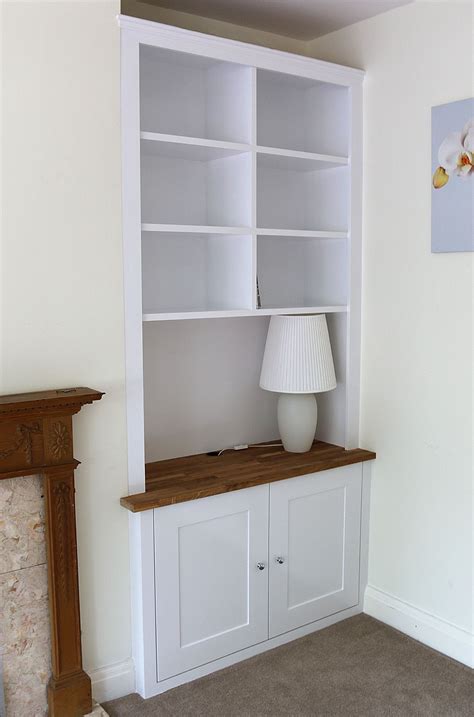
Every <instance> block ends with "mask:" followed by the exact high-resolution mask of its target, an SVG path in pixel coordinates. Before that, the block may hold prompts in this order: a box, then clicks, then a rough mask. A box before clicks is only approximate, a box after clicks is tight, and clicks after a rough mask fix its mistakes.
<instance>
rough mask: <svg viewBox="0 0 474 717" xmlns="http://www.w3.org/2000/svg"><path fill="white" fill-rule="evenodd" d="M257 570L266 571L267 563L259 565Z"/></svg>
mask: <svg viewBox="0 0 474 717" xmlns="http://www.w3.org/2000/svg"><path fill="white" fill-rule="evenodd" d="M257 568H258V569H259V570H265V563H257Z"/></svg>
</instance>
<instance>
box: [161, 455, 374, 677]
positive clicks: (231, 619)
mask: <svg viewBox="0 0 474 717" xmlns="http://www.w3.org/2000/svg"><path fill="white" fill-rule="evenodd" d="M361 483H362V467H361V465H360V464H359V465H353V466H346V467H343V468H337V469H333V470H329V471H324V472H322V473H315V474H312V475H307V476H302V477H300V478H291V479H289V480H285V481H281V482H277V483H273V484H271V485H262V486H258V487H255V488H248V489H246V490H239V491H235V492H232V493H226V494H224V495H217V496H212V497H210V498H203V499H201V500H194V501H189V502H187V503H180V504H178V505H171V506H167V507H165V508H158V509H155V517H154V525H155V568H156V569H155V592H156V624H157V646H158V656H157V659H158V679H159V680H166V679H167V678H169V677H173V676H175V675H179V674H180V673H183V672H185V671H187V670H191V669H193V668H196V667H198V666H200V665H204V664H205V663H209V662H212V661H214V660H218V659H219V658H222V657H224V656H226V655H230V654H231V653H234V652H237V651H240V650H243V649H244V648H248V647H251V646H252V645H255V644H257V643H259V642H263V641H266V640H268V639H269V638H273V637H276V636H277V635H280V634H281V633H285V632H289V631H290V630H294V629H296V628H299V627H302V626H304V625H307V624H308V623H312V622H315V621H317V620H320V619H321V618H324V617H327V616H329V615H332V614H334V613H336V612H339V611H342V610H344V609H345V608H349V607H352V606H354V605H356V604H357V603H358V600H359V550H360V510H361Z"/></svg>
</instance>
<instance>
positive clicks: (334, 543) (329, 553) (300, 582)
mask: <svg viewBox="0 0 474 717" xmlns="http://www.w3.org/2000/svg"><path fill="white" fill-rule="evenodd" d="M361 485H362V471H361V467H360V466H346V467H343V468H336V469H333V470H329V471H323V472H321V473H314V474H312V475H308V476H303V477H301V478H293V479H290V480H286V481H282V482H279V483H273V484H272V485H271V486H270V553H269V567H270V637H274V636H275V635H280V634H281V633H283V632H287V631H288V630H293V629H295V628H297V627H301V626H302V625H306V624H307V623H310V622H313V621H314V620H319V619H320V618H323V617H326V616H328V615H331V614H333V613H335V612H338V611H339V610H343V609H344V608H348V607H351V606H353V605H356V604H357V603H358V601H359V542H360V503H361Z"/></svg>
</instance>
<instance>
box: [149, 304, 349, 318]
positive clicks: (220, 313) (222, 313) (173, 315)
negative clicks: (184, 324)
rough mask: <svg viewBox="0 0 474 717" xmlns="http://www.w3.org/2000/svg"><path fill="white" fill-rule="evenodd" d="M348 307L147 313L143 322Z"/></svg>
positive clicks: (331, 311)
mask: <svg viewBox="0 0 474 717" xmlns="http://www.w3.org/2000/svg"><path fill="white" fill-rule="evenodd" d="M347 311H348V307H347V306H345V305H343V306H292V307H285V308H281V307H279V308H274V307H269V308H262V309H229V310H225V311H175V312H172V311H168V312H156V313H153V312H147V313H145V314H143V321H144V322H148V321H182V320H183V319H229V318H235V317H246V316H274V315H281V314H285V315H286V314H345V313H346V312H347Z"/></svg>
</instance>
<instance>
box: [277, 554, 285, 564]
mask: <svg viewBox="0 0 474 717" xmlns="http://www.w3.org/2000/svg"><path fill="white" fill-rule="evenodd" d="M275 560H276V561H277V563H278V565H283V563H284V562H285V558H282V557H281V556H280V555H279V556H278V557H277V558H275Z"/></svg>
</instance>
